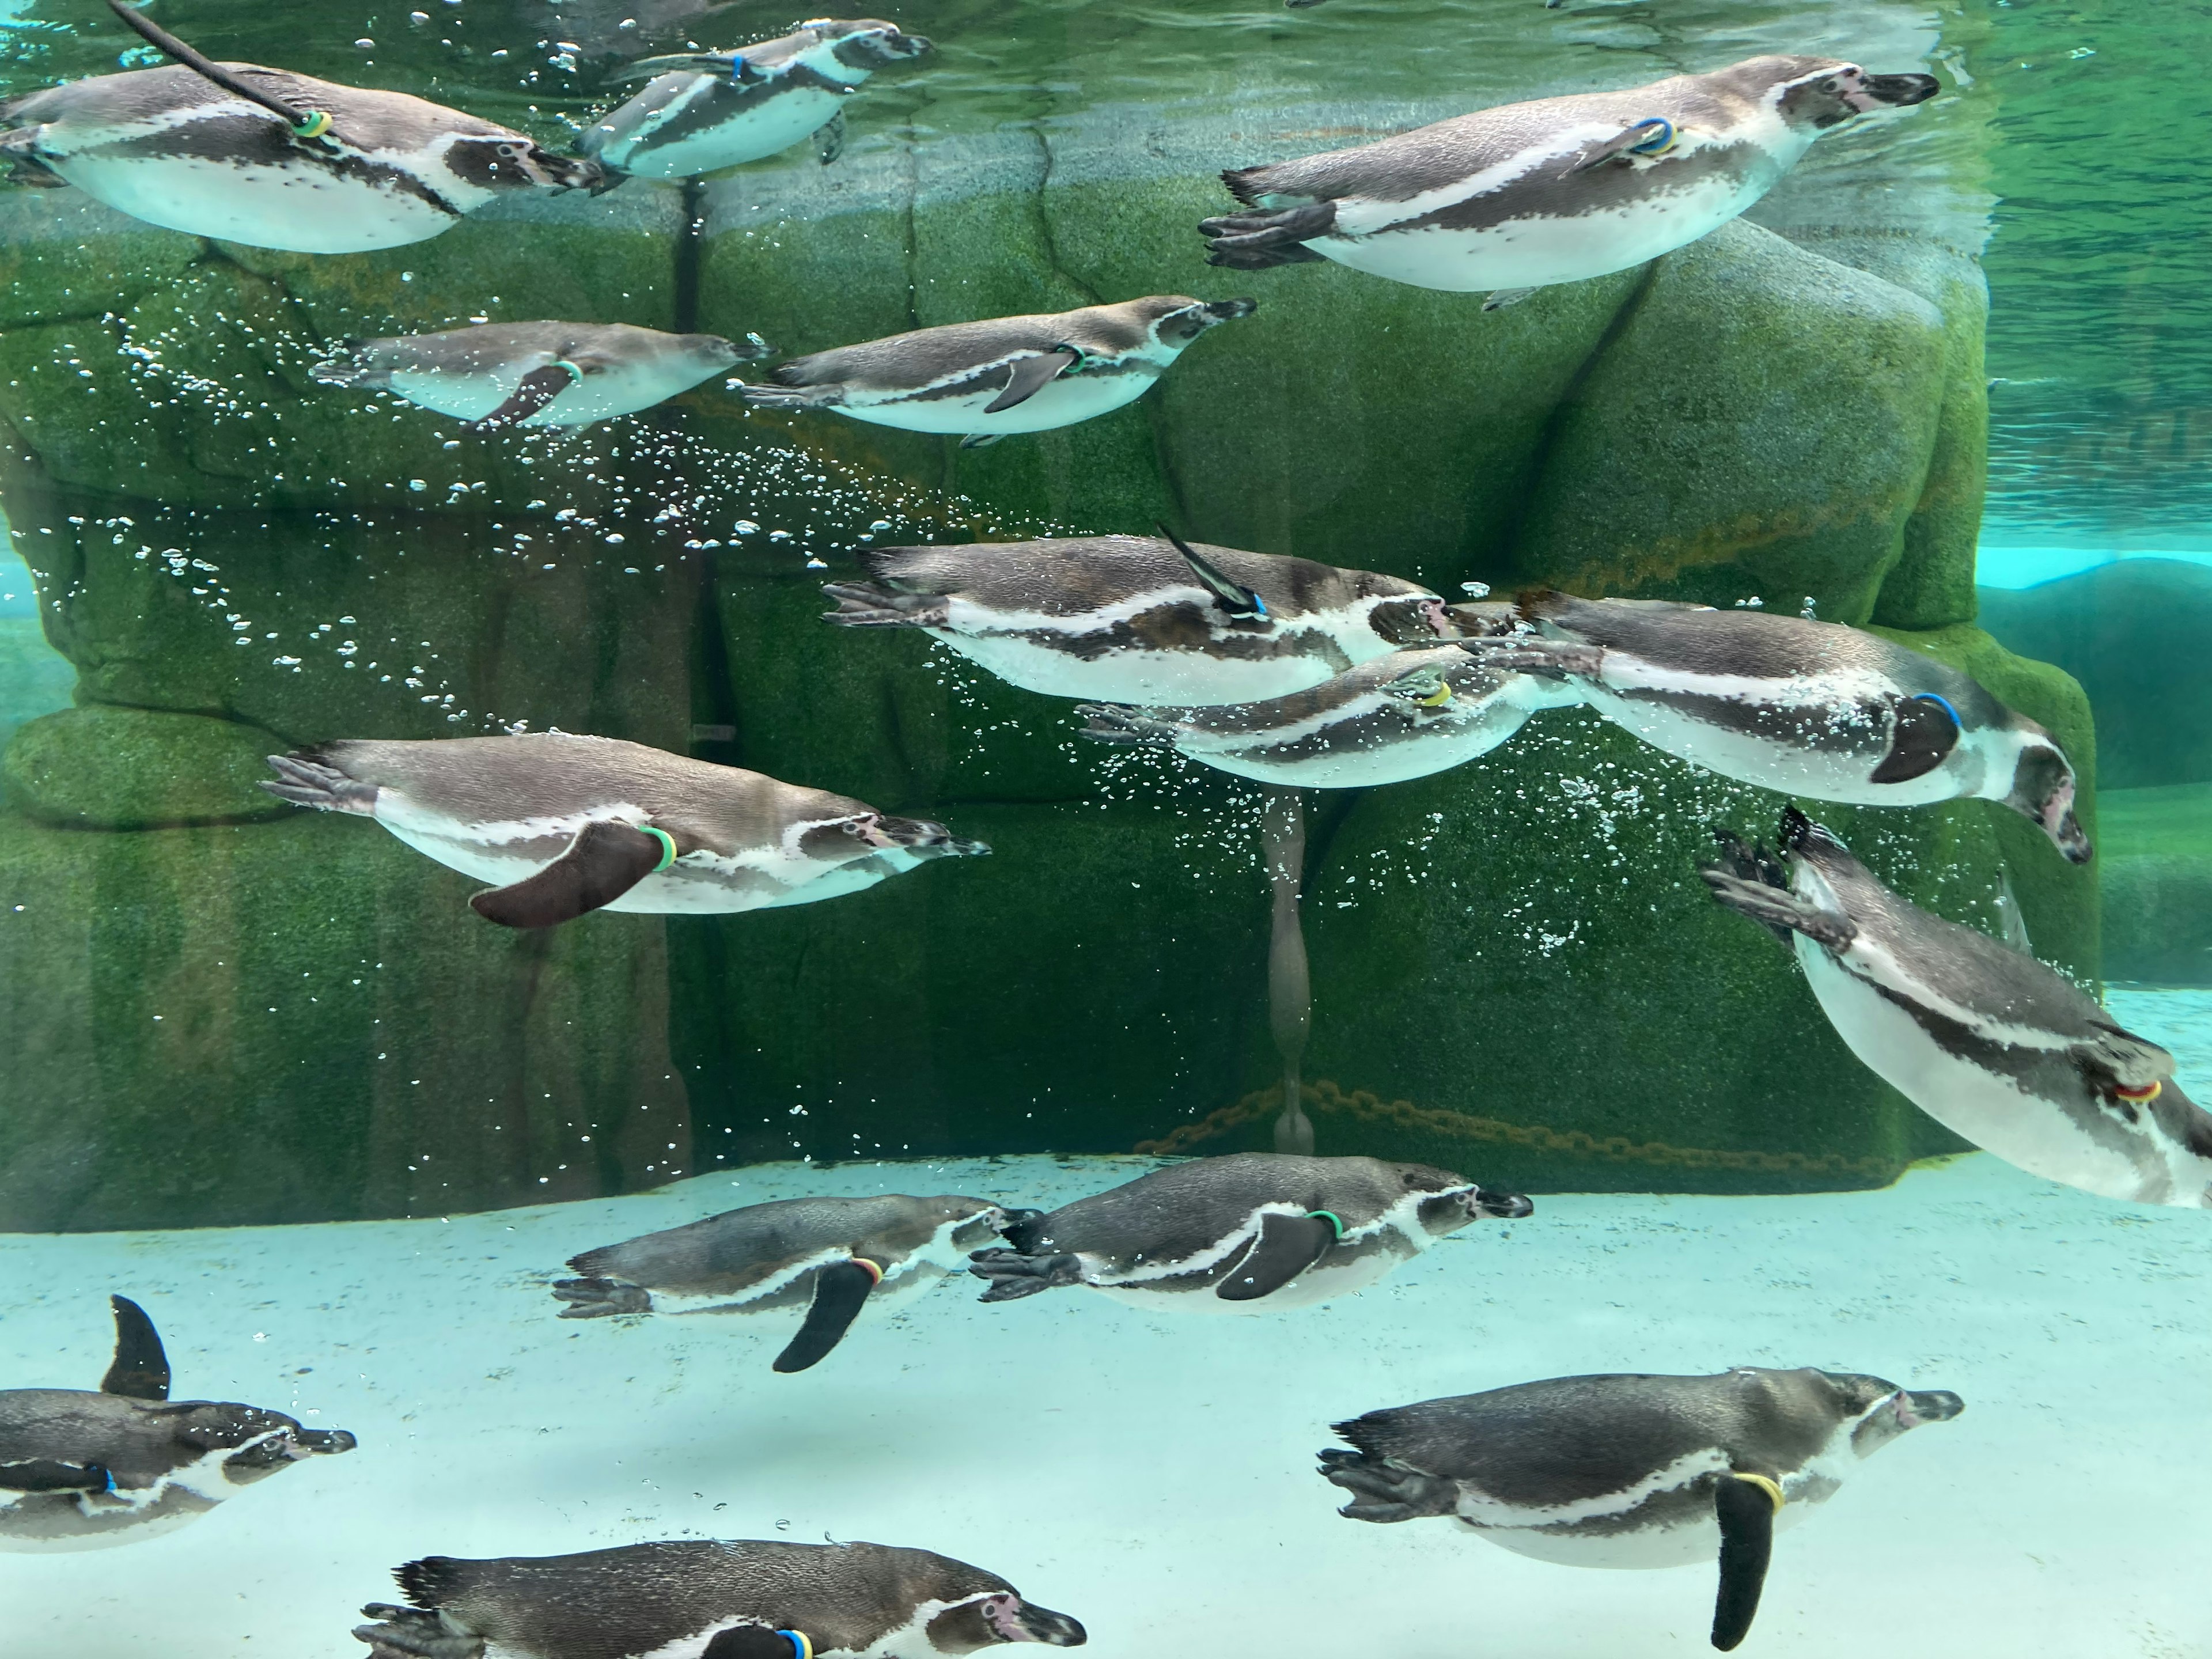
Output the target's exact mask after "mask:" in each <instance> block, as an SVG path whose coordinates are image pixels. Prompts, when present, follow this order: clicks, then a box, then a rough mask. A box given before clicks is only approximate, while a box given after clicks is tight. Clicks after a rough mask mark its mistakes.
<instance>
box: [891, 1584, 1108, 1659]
mask: <svg viewBox="0 0 2212 1659" xmlns="http://www.w3.org/2000/svg"><path fill="white" fill-rule="evenodd" d="M1001 1582H1003V1581H1001ZM927 1638H928V1641H929V1646H930V1650H931V1651H932V1652H933V1653H945V1654H958V1653H974V1652H975V1651H976V1650H978V1649H981V1648H994V1647H997V1646H998V1645H999V1644H1001V1643H1003V1642H1042V1643H1043V1644H1045V1645H1046V1646H1047V1647H1054V1648H1079V1647H1081V1646H1082V1645H1083V1644H1085V1642H1087V1641H1089V1640H1090V1639H1091V1638H1090V1636H1089V1635H1088V1633H1087V1632H1085V1630H1084V1628H1083V1626H1081V1625H1079V1624H1078V1623H1077V1622H1076V1621H1075V1620H1073V1619H1071V1618H1069V1617H1068V1616H1067V1615H1066V1613H1054V1611H1053V1610H1052V1609H1051V1608H1050V1607H1038V1606H1036V1604H1035V1603H1033V1602H1029V1601H1023V1600H1022V1598H1021V1597H1020V1596H1019V1595H1017V1594H1015V1592H1013V1591H1012V1590H1010V1589H1009V1590H994V1591H992V1592H990V1593H988V1594H987V1595H973V1596H970V1597H969V1598H968V1600H966V1601H958V1602H955V1603H954V1604H953V1605H952V1606H951V1607H947V1608H945V1611H944V1612H942V1613H939V1614H938V1615H937V1616H936V1617H935V1618H934V1619H933V1620H930V1621H929V1624H928V1626H927Z"/></svg>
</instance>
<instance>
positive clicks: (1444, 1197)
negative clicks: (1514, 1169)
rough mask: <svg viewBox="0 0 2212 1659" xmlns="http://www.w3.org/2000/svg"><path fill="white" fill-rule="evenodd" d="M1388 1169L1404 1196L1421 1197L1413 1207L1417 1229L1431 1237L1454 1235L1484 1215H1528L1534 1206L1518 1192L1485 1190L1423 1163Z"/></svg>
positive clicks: (1510, 1217) (1462, 1178) (1505, 1216)
mask: <svg viewBox="0 0 2212 1659" xmlns="http://www.w3.org/2000/svg"><path fill="white" fill-rule="evenodd" d="M1390 1167H1391V1168H1392V1169H1393V1170H1395V1171H1396V1173H1397V1177H1398V1184H1399V1185H1400V1187H1401V1188H1403V1189H1404V1190H1405V1191H1406V1192H1407V1193H1408V1194H1420V1195H1421V1196H1420V1198H1419V1203H1418V1205H1417V1206H1416V1212H1417V1213H1418V1214H1419V1217H1420V1218H1421V1230H1422V1231H1424V1232H1426V1233H1428V1234H1430V1235H1431V1236H1432V1237H1437V1238H1441V1237H1443V1236H1444V1235H1445V1234H1446V1233H1455V1232H1457V1231H1459V1230H1460V1229H1461V1228H1462V1227H1464V1226H1466V1225H1468V1222H1470V1221H1475V1220H1479V1219H1480V1218H1482V1217H1484V1216H1497V1217H1499V1218H1504V1219H1512V1218H1517V1217H1520V1216H1524V1215H1527V1214H1528V1213H1529V1212H1531V1211H1532V1210H1533V1209H1534V1207H1535V1206H1534V1205H1532V1204H1530V1203H1529V1202H1528V1200H1527V1199H1525V1198H1523V1197H1522V1196H1521V1194H1518V1193H1501V1192H1496V1191H1490V1190H1486V1189H1485V1188H1481V1187H1478V1186H1476V1185H1475V1183H1474V1182H1472V1181H1469V1180H1468V1178H1467V1177H1466V1176H1463V1175H1455V1174H1453V1173H1452V1172H1451V1171H1450V1170H1439V1169H1437V1168H1435V1167H1434V1166H1433V1165H1431V1164H1393V1165H1391V1166H1390Z"/></svg>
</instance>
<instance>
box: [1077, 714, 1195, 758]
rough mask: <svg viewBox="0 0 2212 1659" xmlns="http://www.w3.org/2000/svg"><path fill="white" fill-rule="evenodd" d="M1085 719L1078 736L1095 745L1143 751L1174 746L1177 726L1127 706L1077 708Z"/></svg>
mask: <svg viewBox="0 0 2212 1659" xmlns="http://www.w3.org/2000/svg"><path fill="white" fill-rule="evenodd" d="M1075 712H1076V713H1077V714H1080V715H1081V716H1083V726H1082V727H1081V729H1080V730H1079V732H1078V733H1077V735H1078V736H1079V737H1085V738H1090V739H1091V741H1092V742H1093V743H1113V744H1123V745H1126V746H1132V747H1137V748H1144V749H1172V748H1174V747H1175V727H1174V726H1171V725H1170V724H1169V723H1168V722H1167V721H1165V720H1158V719H1155V718H1154V717H1153V716H1152V715H1150V714H1146V713H1145V712H1144V710H1142V709H1140V708H1130V707H1129V706H1128V705H1127V704H1126V703H1119V702H1085V703H1079V704H1077V705H1076V709H1075Z"/></svg>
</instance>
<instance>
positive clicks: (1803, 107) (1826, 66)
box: [1737, 58, 1941, 132]
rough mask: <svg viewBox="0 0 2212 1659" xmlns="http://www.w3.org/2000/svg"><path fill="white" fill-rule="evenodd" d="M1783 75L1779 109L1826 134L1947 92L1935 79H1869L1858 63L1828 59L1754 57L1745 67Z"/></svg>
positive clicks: (1795, 124)
mask: <svg viewBox="0 0 2212 1659" xmlns="http://www.w3.org/2000/svg"><path fill="white" fill-rule="evenodd" d="M1754 65H1757V66H1759V67H1762V68H1771V70H1775V71H1778V74H1777V76H1776V83H1775V93H1774V96H1775V107H1776V109H1777V111H1778V112H1779V113H1780V114H1781V116H1782V118H1783V119H1784V121H1787V122H1788V123H1789V124H1790V125H1791V126H1793V127H1798V128H1804V129H1809V130H1811V131H1815V132H1819V131H1826V129H1827V128H1829V127H1832V126H1836V125H1839V124H1840V123H1842V122H1844V121H1848V120H1850V118H1851V117H1853V116H1854V115H1863V114H1864V113H1865V112H1867V111H1869V110H1872V109H1884V108H1901V107H1903V106H1906V105H1909V104H1919V103H1925V102H1926V101H1927V100H1929V99H1930V98H1933V97H1934V96H1935V95H1936V93H1937V92H1938V91H1939V90H1941V82H1938V81H1937V80H1936V77H1935V76H1932V75H1869V74H1868V73H1867V72H1866V71H1865V70H1863V69H1861V68H1860V67H1859V66H1858V65H1857V64H1846V63H1842V62H1838V61H1837V60H1835V59H1832V58H1754V59H1753V60H1752V63H1751V64H1739V65H1738V66H1737V67H1738V68H1739V69H1740V70H1749V69H1751V68H1753V66H1754Z"/></svg>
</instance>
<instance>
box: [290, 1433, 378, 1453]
mask: <svg viewBox="0 0 2212 1659" xmlns="http://www.w3.org/2000/svg"><path fill="white" fill-rule="evenodd" d="M292 1440H293V1449H292V1456H293V1457H294V1458H295V1459H298V1458H301V1457H333V1456H336V1455H337V1454H338V1453H339V1452H349V1451H351V1450H352V1449H354V1448H355V1447H356V1446H358V1445H359V1444H360V1443H361V1442H360V1441H358V1440H356V1439H355V1438H354V1437H353V1436H352V1435H350V1434H349V1433H347V1432H346V1431H344V1430H343V1429H301V1431H299V1432H298V1433H297V1434H295V1435H294V1436H293V1437H292Z"/></svg>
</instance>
